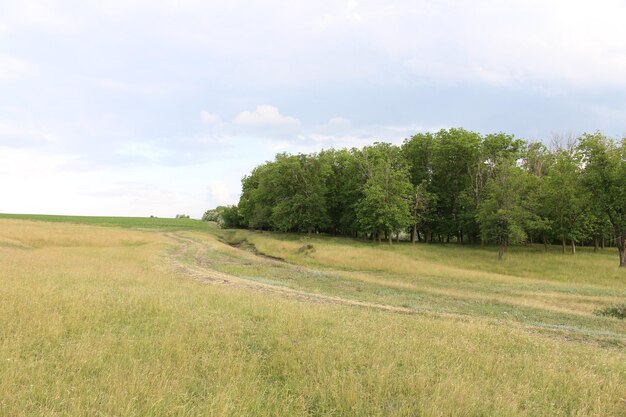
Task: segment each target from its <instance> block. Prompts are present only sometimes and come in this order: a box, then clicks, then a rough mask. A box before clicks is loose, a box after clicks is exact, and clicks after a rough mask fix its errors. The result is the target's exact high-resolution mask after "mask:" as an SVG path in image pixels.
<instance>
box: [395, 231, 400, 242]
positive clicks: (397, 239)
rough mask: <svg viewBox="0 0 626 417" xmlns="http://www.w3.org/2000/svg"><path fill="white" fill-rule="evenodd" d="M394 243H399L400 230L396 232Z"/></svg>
mask: <svg viewBox="0 0 626 417" xmlns="http://www.w3.org/2000/svg"><path fill="white" fill-rule="evenodd" d="M396 243H400V232H399V231H398V232H396Z"/></svg>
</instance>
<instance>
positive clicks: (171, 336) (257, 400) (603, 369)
mask: <svg viewBox="0 0 626 417" xmlns="http://www.w3.org/2000/svg"><path fill="white" fill-rule="evenodd" d="M0 217H1V218H0V266H1V269H0V300H2V302H0V323H1V326H0V415H1V416H5V415H6V416H205V415H216V416H243V415H246V416H247V415H252V416H257V415H258V416H306V415H311V416H331V415H333V416H334V415H337V416H345V415H350V416H353V415H354V416H372V415H378V416H395V415H399V416H626V322H625V321H624V320H619V319H617V318H612V317H603V316H598V315H596V314H594V310H595V309H596V308H599V307H603V306H606V305H611V304H617V303H623V302H625V301H626V272H625V271H620V270H618V268H617V267H616V263H617V262H616V258H617V256H616V254H615V253H613V252H612V251H609V250H605V251H604V252H602V253H598V254H594V253H592V252H590V251H586V250H581V251H579V253H578V254H577V255H576V256H572V255H561V254H560V253H558V252H557V251H556V250H553V251H552V252H549V253H547V254H545V253H543V252H541V250H540V249H539V248H534V247H527V248H523V247H520V248H511V250H510V251H509V253H508V254H507V256H506V260H505V261H503V262H498V261H497V260H496V254H495V253H494V251H493V249H492V248H468V247H456V246H453V245H449V246H437V245H433V246H431V245H416V246H413V245H410V244H400V245H394V246H392V247H387V246H385V245H380V246H379V245H375V244H369V243H363V242H359V241H354V240H349V239H340V238H331V237H313V238H310V239H309V238H307V237H305V236H296V235H280V234H269V233H258V232H257V233H253V232H247V231H225V230H220V229H218V228H217V227H215V226H214V225H209V224H207V223H202V222H198V221H193V220H186V219H131V218H90V217H60V216H21V217H20V218H15V217H16V216H12V215H0ZM103 226H107V227H103ZM276 258H280V259H276Z"/></svg>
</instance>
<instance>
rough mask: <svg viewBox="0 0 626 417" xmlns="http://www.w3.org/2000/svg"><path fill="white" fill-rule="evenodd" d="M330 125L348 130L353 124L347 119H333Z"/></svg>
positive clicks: (329, 122)
mask: <svg viewBox="0 0 626 417" xmlns="http://www.w3.org/2000/svg"><path fill="white" fill-rule="evenodd" d="M328 125H329V126H331V127H334V128H348V127H350V126H352V122H350V120H348V119H346V118H345V117H333V118H331V119H330V120H329V121H328Z"/></svg>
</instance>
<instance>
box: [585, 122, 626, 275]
mask: <svg viewBox="0 0 626 417" xmlns="http://www.w3.org/2000/svg"><path fill="white" fill-rule="evenodd" d="M579 150H580V151H581V152H582V157H583V160H582V163H583V165H584V172H583V181H584V183H585V185H586V186H587V188H588V190H589V191H590V192H591V193H592V195H593V198H594V200H595V203H596V204H597V205H598V206H599V207H600V208H601V210H602V211H603V212H604V213H606V216H607V218H608V220H609V222H610V223H611V226H612V227H613V232H614V236H615V239H616V241H617V248H618V253H619V266H620V267H622V268H624V267H626V186H625V184H626V138H625V139H622V141H621V142H620V143H617V142H616V141H614V140H611V139H609V138H607V137H606V136H604V135H603V134H601V133H599V132H596V133H593V134H588V133H585V134H584V135H583V136H582V137H581V138H580V145H579Z"/></svg>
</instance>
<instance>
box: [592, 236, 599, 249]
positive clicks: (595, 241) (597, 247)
mask: <svg viewBox="0 0 626 417" xmlns="http://www.w3.org/2000/svg"><path fill="white" fill-rule="evenodd" d="M598 249H600V239H598V236H596V237H595V238H594V239H593V251H594V252H598Z"/></svg>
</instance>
